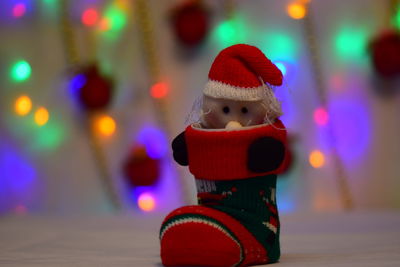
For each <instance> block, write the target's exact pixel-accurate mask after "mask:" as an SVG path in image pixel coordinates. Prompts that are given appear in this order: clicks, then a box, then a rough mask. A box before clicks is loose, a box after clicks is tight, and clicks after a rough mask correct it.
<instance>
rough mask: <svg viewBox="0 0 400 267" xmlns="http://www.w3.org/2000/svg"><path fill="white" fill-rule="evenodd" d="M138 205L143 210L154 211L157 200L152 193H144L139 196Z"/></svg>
mask: <svg viewBox="0 0 400 267" xmlns="http://www.w3.org/2000/svg"><path fill="white" fill-rule="evenodd" d="M137 204H138V207H139V208H140V209H141V210H142V211H146V212H150V211H153V210H154V208H155V207H156V201H155V199H154V197H153V195H151V194H150V193H142V194H140V196H139V197H138V201H137Z"/></svg>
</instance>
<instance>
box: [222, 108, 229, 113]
mask: <svg viewBox="0 0 400 267" xmlns="http://www.w3.org/2000/svg"><path fill="white" fill-rule="evenodd" d="M222 111H223V112H224V113H225V114H228V113H229V111H230V110H229V107H228V106H225V107H223V108H222Z"/></svg>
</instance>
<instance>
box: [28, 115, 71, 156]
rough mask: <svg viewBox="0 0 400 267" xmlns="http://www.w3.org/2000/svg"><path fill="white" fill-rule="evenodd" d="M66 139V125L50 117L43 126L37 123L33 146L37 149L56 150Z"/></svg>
mask: <svg viewBox="0 0 400 267" xmlns="http://www.w3.org/2000/svg"><path fill="white" fill-rule="evenodd" d="M64 139H65V129H64V125H63V124H61V123H60V122H59V121H57V120H54V119H53V118H50V120H49V121H48V122H47V123H46V124H45V125H43V126H41V127H38V126H37V125H36V127H35V129H34V143H33V144H32V148H33V149H35V150H54V149H56V148H58V147H59V146H60V145H61V144H62V142H63V141H64Z"/></svg>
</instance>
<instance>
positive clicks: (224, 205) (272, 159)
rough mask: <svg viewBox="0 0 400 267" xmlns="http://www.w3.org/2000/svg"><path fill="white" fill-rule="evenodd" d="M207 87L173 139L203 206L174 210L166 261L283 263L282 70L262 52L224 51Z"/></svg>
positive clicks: (165, 228) (166, 232)
mask: <svg viewBox="0 0 400 267" xmlns="http://www.w3.org/2000/svg"><path fill="white" fill-rule="evenodd" d="M208 77H209V81H208V83H207V84H206V86H205V89H204V91H203V94H204V95H203V99H202V100H203V101H202V106H201V112H200V118H199V122H197V123H193V124H191V125H189V126H188V127H187V128H186V130H185V131H184V132H182V133H181V134H180V135H178V136H177V137H176V138H175V139H174V140H173V142H172V148H173V155H174V159H175V161H176V162H177V163H178V164H180V165H183V166H189V170H190V172H191V173H192V174H193V175H194V177H195V180H196V185H197V191H198V195H197V196H198V201H199V205H195V206H185V207H181V208H178V209H176V210H174V211H172V212H171V213H170V214H169V215H168V216H167V217H166V218H165V220H164V222H163V224H162V226H161V230H160V242H161V259H162V263H163V264H164V265H165V266H221V267H222V266H249V265H257V264H265V263H273V262H276V261H278V260H279V256H280V246H279V228H280V225H279V216H278V210H277V205H276V199H275V195H276V179H277V174H279V173H280V172H281V171H282V170H283V169H284V168H285V155H286V130H285V127H284V125H283V124H282V122H281V121H280V120H279V119H278V117H279V116H280V115H281V108H280V104H279V101H278V100H277V99H276V98H275V96H274V93H273V91H272V86H279V85H281V84H282V73H281V71H280V70H279V69H278V68H277V67H276V66H275V65H274V64H273V63H272V62H271V61H270V60H269V59H268V58H267V57H266V56H265V55H264V54H263V53H262V52H261V50H259V49H258V48H256V47H254V46H250V45H245V44H238V45H234V46H231V47H228V48H226V49H224V50H223V51H221V52H220V53H219V55H218V56H217V57H216V58H215V60H214V63H213V64H212V66H211V69H210V72H209V75H208Z"/></svg>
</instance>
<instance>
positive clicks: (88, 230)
mask: <svg viewBox="0 0 400 267" xmlns="http://www.w3.org/2000/svg"><path fill="white" fill-rule="evenodd" d="M161 221H162V217H161V216H154V215H151V216H147V215H144V216H136V217H135V216H132V215H101V216H100V215H96V216H88V215H85V216H75V217H55V216H32V215H24V216H5V217H0V266H44V267H47V266H85V267H91V266H96V267H99V266H100V267H101V266H142V267H147V266H158V267H160V266H162V265H161V263H160V258H159V243H158V230H159V226H160V223H161ZM281 224H282V228H281V250H282V257H281V260H280V262H279V263H277V264H276V265H274V266H282V267H284V266H364V267H365V266H400V212H399V211H397V212H353V213H325V214H296V215H286V216H281Z"/></svg>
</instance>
